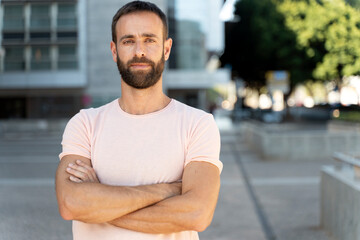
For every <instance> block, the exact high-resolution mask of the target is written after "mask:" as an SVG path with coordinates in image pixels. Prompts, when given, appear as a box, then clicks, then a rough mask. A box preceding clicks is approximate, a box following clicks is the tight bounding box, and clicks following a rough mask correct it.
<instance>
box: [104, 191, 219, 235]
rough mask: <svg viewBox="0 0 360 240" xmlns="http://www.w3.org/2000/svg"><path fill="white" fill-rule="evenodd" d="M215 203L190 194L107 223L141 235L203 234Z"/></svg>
mask: <svg viewBox="0 0 360 240" xmlns="http://www.w3.org/2000/svg"><path fill="white" fill-rule="evenodd" d="M215 205H216V202H215V203H210V202H207V201H205V202H203V203H201V201H199V199H194V198H193V196H191V194H188V195H186V194H185V195H181V196H175V197H172V198H168V199H166V200H163V201H161V202H159V203H157V204H155V205H152V206H149V207H146V208H144V209H141V210H138V211H136V212H132V213H130V214H128V215H125V216H123V217H121V218H117V219H115V220H113V221H111V222H110V224H112V225H114V226H117V227H121V228H125V229H129V230H133V231H138V232H144V233H152V234H166V233H174V232H181V231H203V230H204V229H205V228H206V227H207V226H208V225H209V224H210V222H211V219H212V214H213V211H214V209H215Z"/></svg>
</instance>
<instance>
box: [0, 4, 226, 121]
mask: <svg viewBox="0 0 360 240" xmlns="http://www.w3.org/2000/svg"><path fill="white" fill-rule="evenodd" d="M127 2H129V1H128V0H103V1H98V0H57V1H56V0H2V1H1V6H0V32H1V35H0V46H1V48H0V109H1V110H0V119H12V118H68V117H70V116H72V115H74V114H75V113H76V112H78V111H79V109H80V108H84V107H97V106H100V105H102V104H105V103H107V102H109V101H111V100H113V99H116V98H117V97H119V96H120V91H121V89H120V76H119V73H118V70H117V67H116V64H115V63H114V62H113V60H112V56H111V51H110V42H111V21H112V17H113V15H114V14H115V12H116V10H117V9H119V8H120V7H121V6H122V5H123V4H126V3H127ZM152 2H154V3H155V4H157V5H158V6H159V7H160V8H161V9H162V10H163V11H164V12H165V13H167V14H168V17H169V24H170V31H169V33H170V37H172V38H174V42H181V41H182V40H181V39H183V38H184V37H186V36H189V33H190V31H189V28H190V27H191V29H192V30H191V31H192V33H196V31H197V28H196V24H190V23H185V24H182V23H180V22H176V17H175V0H153V1H152ZM105 3H106V4H105ZM1 20H2V21H1ZM186 26H189V28H187V27H186ZM179 29H180V30H181V31H182V32H184V31H185V32H186V31H188V34H187V35H185V34H184V35H182V34H181V32H179ZM192 35H193V36H195V35H196V36H199V37H200V40H199V38H198V39H190V42H189V43H188V44H187V45H181V44H178V45H176V44H174V48H173V51H174V52H173V53H174V57H172V59H170V61H169V63H167V67H166V70H165V75H164V76H165V77H164V91H165V92H167V93H168V94H169V95H170V97H174V98H177V99H179V100H181V101H184V102H185V103H188V104H190V105H193V106H195V107H200V108H204V109H205V108H206V89H208V88H211V87H212V86H213V85H214V84H215V83H216V82H218V81H220V82H224V79H225V80H229V79H230V76H229V74H228V73H227V72H223V71H220V72H218V73H211V72H207V71H206V70H205V69H204V68H202V67H203V66H204V65H205V62H206V51H205V48H201V49H200V48H199V47H194V46H191V43H192V42H193V43H196V41H198V43H199V44H200V45H201V44H202V45H203V41H204V40H203V38H204V36H203V35H201V34H192ZM201 39H202V40H201ZM191 47H192V48H191ZM179 51H180V54H179ZM176 52H177V53H178V54H176ZM181 53H182V54H183V55H184V54H185V55H186V56H187V55H188V54H193V55H190V57H189V56H188V57H189V58H188V60H183V58H181V57H180V56H181ZM191 56H192V57H191ZM196 57H198V59H197V58H196ZM200 58H201V61H199V59H200ZM190 60H192V61H193V62H194V61H195V62H196V64H198V65H199V67H197V69H196V71H195V72H194V71H193V74H189V70H190V72H191V71H192V70H191V69H189V68H190V67H186V64H188V63H189V61H190ZM180 65H184V66H185V67H181V66H180ZM200 65H201V67H200ZM179 66H180V67H179ZM190 66H195V63H194V64H191V65H190ZM186 68H188V69H186ZM182 69H183V70H182ZM199 77H200V78H201V79H199ZM207 79H208V80H207ZM210 79H212V80H210ZM214 79H215V80H214ZM216 79H218V81H217V80H216ZM197 83H199V84H197ZM200 83H201V84H200Z"/></svg>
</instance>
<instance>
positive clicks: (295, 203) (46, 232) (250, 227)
mask: <svg viewBox="0 0 360 240" xmlns="http://www.w3.org/2000/svg"><path fill="white" fill-rule="evenodd" d="M217 121H218V123H219V127H220V129H221V135H222V150H221V160H222V161H223V163H224V169H223V172H222V175H221V182H222V185H221V190H220V196H219V201H218V206H217V209H216V212H215V216H214V220H213V222H212V224H211V226H210V227H209V228H208V229H207V230H206V231H204V232H203V233H200V238H201V239H202V240H238V239H240V240H267V239H269V238H266V234H265V232H264V231H263V227H262V226H263V225H262V223H261V221H260V218H259V215H258V213H259V212H261V213H262V214H263V217H264V218H265V219H266V220H267V221H265V222H267V224H268V227H269V228H270V230H271V231H272V232H273V233H274V235H275V236H276V239H278V240H310V239H316V240H327V239H329V240H332V239H331V238H329V237H328V236H327V235H326V233H325V232H324V231H322V230H321V229H320V228H319V222H320V220H319V215H320V208H319V198H320V192H319V181H320V177H319V176H320V168H321V166H322V165H328V164H332V160H328V161H314V162H309V161H308V162H280V161H271V162H268V161H263V160H261V159H259V157H258V156H257V154H256V153H255V152H253V151H252V150H251V149H249V148H248V146H247V145H246V144H245V139H243V137H242V135H241V132H240V129H241V125H236V126H234V125H232V124H231V122H230V121H228V119H217ZM60 138H61V134H59V136H54V135H51V136H43V135H41V136H40V137H39V138H34V137H33V136H32V137H31V138H30V137H27V136H22V137H19V136H17V138H16V139H0V196H1V198H0V216H1V221H0V240H13V239H16V240H22V239H29V240H35V239H36V240H42V239H43V240H49V239H54V240H55V239H56V240H57V239H59V240H60V239H71V223H70V222H67V221H64V220H62V219H61V218H60V216H59V214H58V210H57V205H56V199H55V191H54V174H55V170H56V167H57V164H58V158H57V154H58V151H59V148H60ZM241 166H242V167H243V168H241ZM241 169H243V170H245V172H246V173H247V177H248V180H249V183H250V186H251V188H252V189H253V191H254V194H255V197H256V198H257V200H258V203H259V205H258V206H257V207H258V208H257V207H256V206H255V205H254V199H253V196H251V194H249V189H248V188H247V185H246V181H245V180H244V175H243V174H242V172H241ZM259 208H260V209H259Z"/></svg>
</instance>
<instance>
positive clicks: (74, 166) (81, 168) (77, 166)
mask: <svg viewBox="0 0 360 240" xmlns="http://www.w3.org/2000/svg"><path fill="white" fill-rule="evenodd" d="M68 167H70V168H72V169H75V170H77V171H80V172H83V173H85V174H88V170H87V169H86V168H85V167H82V166H80V165H78V164H74V163H69V165H68Z"/></svg>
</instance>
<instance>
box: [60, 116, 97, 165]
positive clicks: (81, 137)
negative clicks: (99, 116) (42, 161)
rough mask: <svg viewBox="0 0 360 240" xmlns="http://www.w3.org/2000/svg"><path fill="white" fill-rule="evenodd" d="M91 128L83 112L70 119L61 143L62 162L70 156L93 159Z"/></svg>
mask: <svg viewBox="0 0 360 240" xmlns="http://www.w3.org/2000/svg"><path fill="white" fill-rule="evenodd" d="M89 128H90V126H89V123H88V120H87V118H86V114H85V113H84V111H83V110H82V111H80V112H79V113H78V114H76V115H75V116H74V117H72V118H71V119H70V121H69V122H68V123H67V125H66V127H65V131H64V134H63V139H62V142H61V145H62V152H61V153H60V155H59V158H60V160H61V158H62V157H64V156H65V155H70V154H74V155H80V156H83V157H86V158H89V159H90V158H91V144H90V134H89V132H90V131H89Z"/></svg>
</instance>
